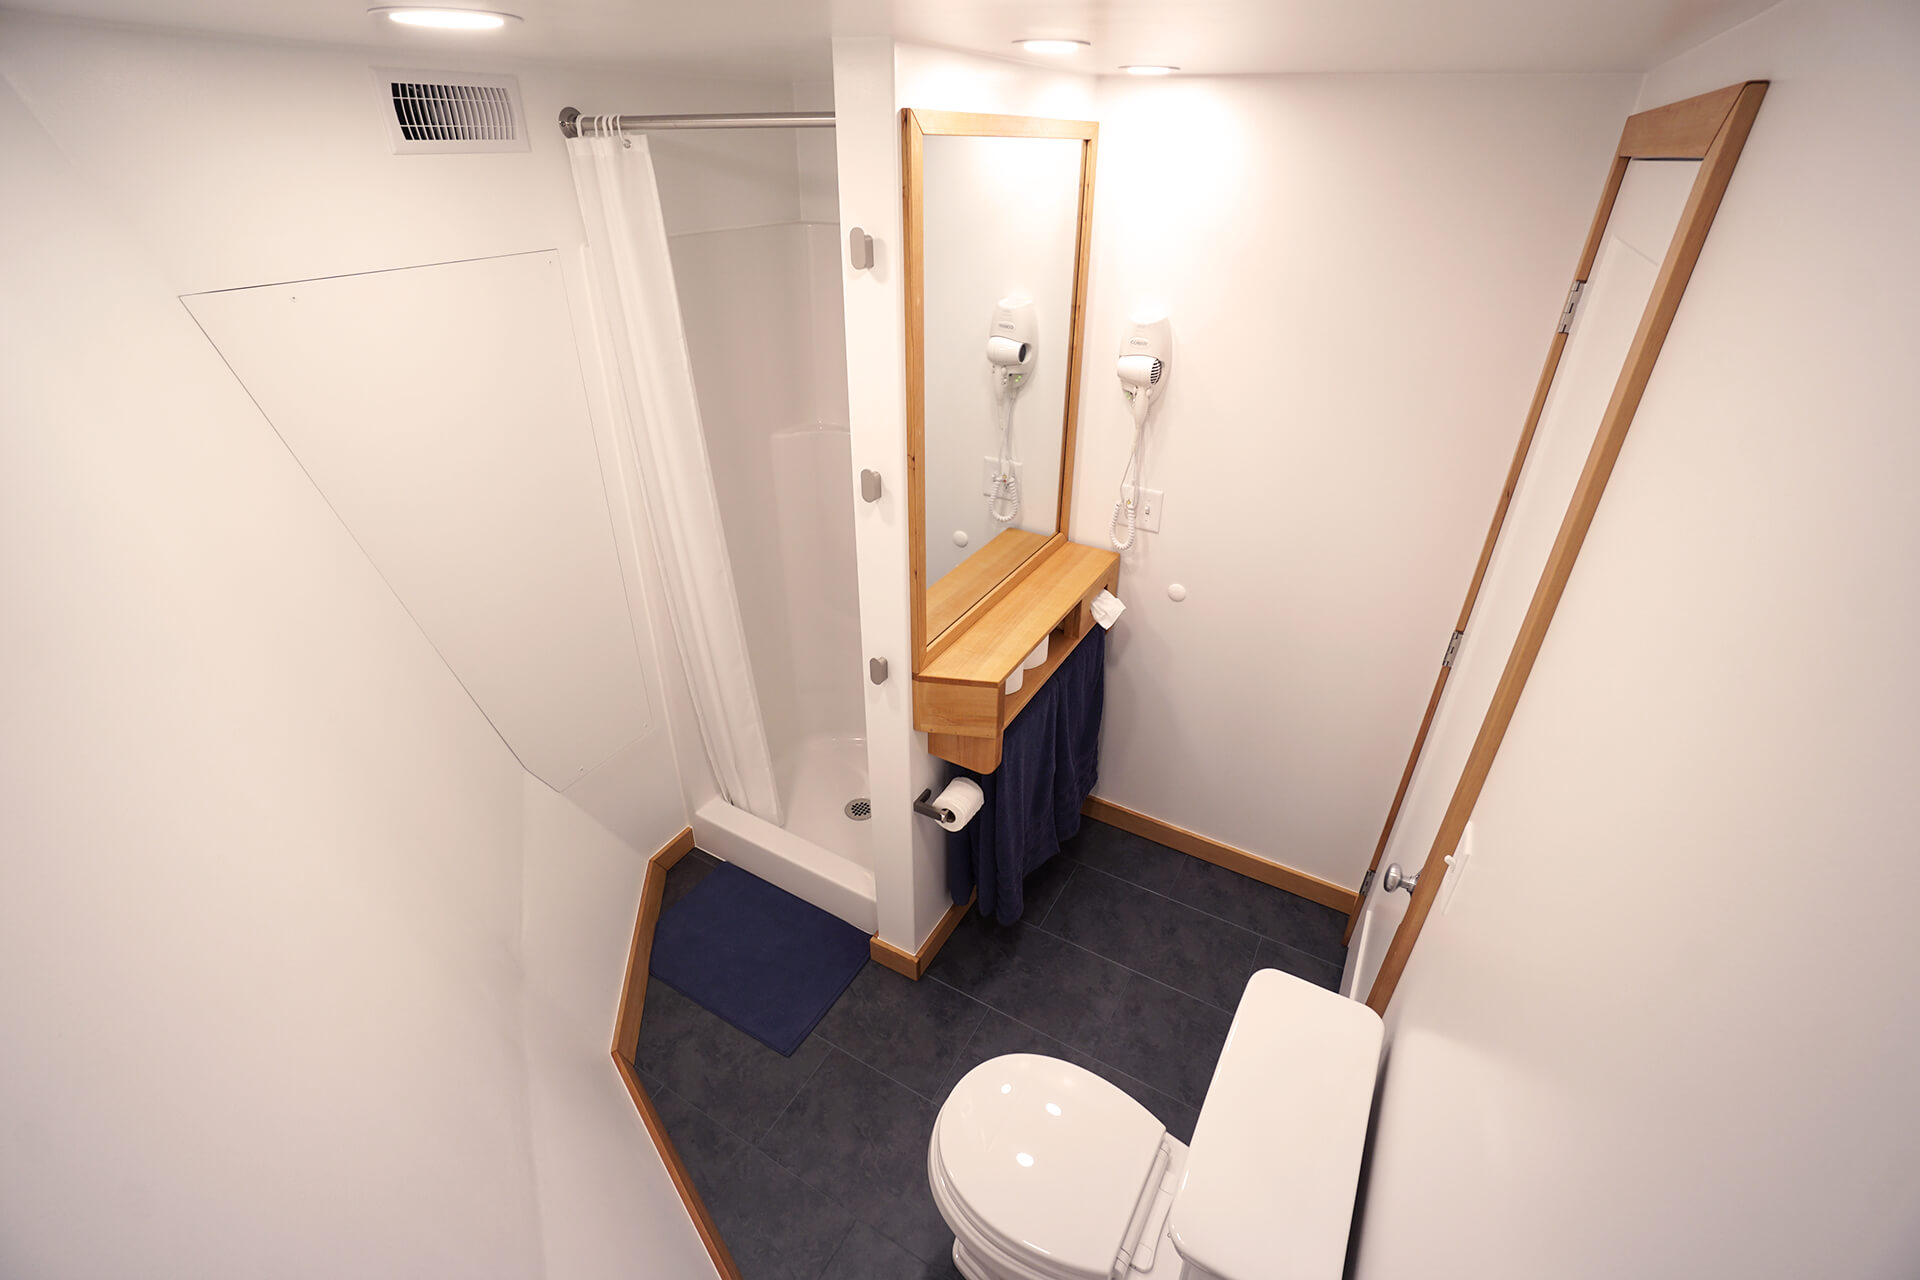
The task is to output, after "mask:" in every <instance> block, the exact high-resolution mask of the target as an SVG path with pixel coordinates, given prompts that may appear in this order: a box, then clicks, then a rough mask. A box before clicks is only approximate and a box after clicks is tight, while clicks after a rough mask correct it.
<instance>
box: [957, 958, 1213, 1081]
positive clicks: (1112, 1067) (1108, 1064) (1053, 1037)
mask: <svg viewBox="0 0 1920 1280" xmlns="http://www.w3.org/2000/svg"><path fill="white" fill-rule="evenodd" d="M1035 932H1036V933H1046V930H1044V929H1037V928H1036V929H1035ZM1047 936H1048V937H1049V938H1052V939H1054V940H1055V941H1056V942H1061V943H1065V944H1066V945H1067V946H1069V947H1072V948H1073V949H1074V950H1076V951H1085V952H1086V953H1087V954H1088V955H1090V956H1092V957H1093V958H1094V959H1096V960H1105V961H1106V962H1107V963H1108V964H1110V965H1113V966H1114V967H1115V968H1118V969H1125V970H1126V971H1127V972H1128V973H1131V974H1133V975H1134V976H1135V977H1136V978H1145V979H1146V980H1147V981H1148V982H1151V983H1153V984H1154V985H1155V986H1160V987H1166V988H1167V990H1169V991H1171V992H1173V994H1175V995H1177V996H1179V997H1180V998H1181V999H1183V1000H1191V1001H1193V1002H1194V1003H1195V1004H1197V1005H1199V1006H1200V1007H1201V1008H1203V1009H1205V1010H1207V1011H1208V1012H1210V1013H1225V1014H1227V1016H1228V1019H1229V1022H1231V1019H1232V1016H1233V1014H1232V1011H1231V1010H1227V1009H1222V1008H1221V1007H1220V1006H1219V1005H1217V1004H1210V1003H1208V1002H1207V1001H1205V1000H1202V999H1200V997H1198V996H1192V995H1188V994H1187V993H1186V992H1184V991H1182V990H1180V988H1178V987H1169V986H1167V984H1166V983H1164V982H1161V981H1160V980H1159V979H1158V978H1151V977H1148V976H1147V975H1146V974H1144V973H1141V972H1140V971H1139V970H1137V969H1128V968H1127V966H1126V965H1123V964H1121V963H1120V962H1119V961H1118V960H1111V959H1108V958H1107V957H1106V956H1103V955H1101V954H1100V953H1099V952H1098V951H1089V950H1088V949H1087V948H1086V947H1083V946H1081V945H1080V944H1078V943H1076V942H1074V941H1072V940H1071V939H1068V938H1062V937H1061V936H1060V935H1059V934H1057V933H1048V934H1047ZM928 976H929V977H930V978H931V976H932V975H928ZM932 981H934V982H938V983H939V984H940V985H941V986H943V987H945V988H947V989H948V990H949V991H952V992H954V993H955V994H957V995H963V996H967V998H968V999H969V1000H973V1001H974V1002H975V1003H976V1004H981V1005H986V1007H987V1008H988V1009H991V1010H992V1011H993V1012H995V1013H997V1014H999V1015H1000V1016H1001V1017H1003V1018H1005V1019H1007V1020H1008V1021H1009V1022H1016V1023H1019V1024H1020V1025H1021V1026H1023V1027H1025V1028H1026V1029H1027V1030H1029V1031H1031V1032H1033V1033H1034V1034H1035V1035H1039V1036H1045V1037H1046V1038H1047V1039H1049V1040H1051V1041H1053V1042H1054V1043H1055V1044H1062V1045H1066V1046H1067V1048H1069V1049H1072V1050H1073V1051H1074V1052H1075V1053H1082V1054H1086V1056H1087V1057H1089V1058H1091V1059H1093V1060H1094V1061H1095V1062H1098V1063H1099V1064H1100V1065H1101V1066H1103V1067H1106V1068H1107V1069H1108V1070H1109V1071H1117V1072H1119V1073H1120V1074H1121V1075H1123V1076H1125V1077H1127V1079H1129V1080H1138V1081H1139V1082H1140V1083H1141V1084H1143V1085H1146V1087H1147V1088H1149V1089H1152V1090H1153V1091H1154V1092H1156V1093H1158V1094H1160V1095H1161V1096H1162V1097H1165V1098H1168V1099H1171V1100H1172V1101H1174V1102H1181V1100H1180V1099H1179V1098H1178V1097H1176V1096H1175V1095H1173V1094H1171V1093H1168V1092H1167V1091H1166V1090H1165V1089H1162V1088H1160V1087H1159V1086H1158V1085H1155V1084H1151V1083H1149V1082H1148V1081H1145V1080H1141V1079H1140V1077H1139V1076H1136V1075H1134V1074H1133V1072H1131V1071H1127V1070H1124V1069H1122V1068H1120V1067H1117V1066H1115V1065H1114V1064H1113V1063H1111V1062H1108V1061H1107V1060H1106V1059H1105V1058H1102V1057H1100V1056H1099V1055H1098V1054H1095V1053H1091V1052H1089V1051H1088V1050H1086V1049H1082V1048H1081V1047H1080V1046H1079V1045H1076V1044H1069V1043H1068V1042H1067V1041H1065V1040H1062V1039H1061V1038H1060V1037H1059V1036H1056V1035H1054V1034H1053V1033H1052V1032H1050V1031H1042V1030H1041V1029H1040V1028H1039V1027H1036V1026H1034V1025H1033V1024H1032V1023H1030V1022H1027V1021H1024V1020H1023V1019H1020V1018H1016V1017H1015V1016H1014V1015H1013V1014H1011V1013H1008V1012H1007V1011H1006V1010H1005V1009H1002V1008H999V1007H998V1006H996V1005H991V1004H987V1002H986V1001H984V1000H979V999H977V998H976V997H974V996H969V995H967V993H966V992H964V991H962V990H960V988H958V987H956V986H954V985H953V984H952V983H950V982H947V981H945V980H944V979H941V978H932ZM1181 1105H1182V1106H1193V1105H1195V1104H1193V1103H1190V1102H1182V1103H1181Z"/></svg>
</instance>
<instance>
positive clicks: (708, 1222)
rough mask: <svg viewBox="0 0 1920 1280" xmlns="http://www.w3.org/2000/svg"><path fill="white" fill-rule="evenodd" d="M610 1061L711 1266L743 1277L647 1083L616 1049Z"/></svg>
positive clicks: (729, 1277) (729, 1276)
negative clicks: (682, 1158) (663, 1119)
mask: <svg viewBox="0 0 1920 1280" xmlns="http://www.w3.org/2000/svg"><path fill="white" fill-rule="evenodd" d="M613 1065H614V1066H616V1067H618V1068H619V1069H620V1081H621V1083H622V1084H624V1085H626V1086H627V1096H628V1097H629V1098H632V1099H633V1105H634V1109H635V1110H637V1111H639V1113H640V1123H641V1124H643V1125H645V1126H646V1127H647V1136H648V1137H649V1138H652V1139H653V1145H654V1146H655V1147H657V1148H658V1149H659V1151H660V1158H661V1159H662V1160H664V1161H665V1162H666V1165H667V1177H668V1178H670V1179H672V1180H673V1189H674V1190H675V1191H678V1192H679V1193H680V1202H681V1203H682V1204H684V1205H685V1206H686V1207H687V1216H688V1217H690V1218H692V1219H693V1229H694V1230H695V1231H697V1232H699V1234H700V1243H701V1244H703V1245H705V1246H706V1248H707V1256H708V1257H709V1258H711V1259H713V1269H714V1270H715V1271H718V1272H719V1273H720V1276H721V1280H742V1278H741V1275H740V1266H739V1264H738V1263H736V1262H735V1261H734V1260H733V1254H732V1253H730V1252H729V1251H728V1250H727V1242H726V1241H725V1240H722V1239H721V1238H720V1228H719V1227H718V1226H716V1225H715V1224H714V1221H713V1215H712V1214H711V1213H708V1212H707V1205H706V1202H705V1201H704V1200H702V1199H701V1198H700V1193H699V1192H698V1191H697V1190H695V1189H694V1185H693V1177H692V1175H690V1174H689V1173H688V1172H687V1166H686V1164H685V1163H684V1162H682V1161H681V1159H680V1153H679V1152H678V1151H676V1150H674V1146H673V1139H671V1138H669V1137H668V1136H667V1130H666V1126H664V1125H662V1124H661V1123H660V1115H659V1113H658V1112H656V1111H655V1110H654V1109H653V1099H652V1098H649V1097H648V1096H647V1090H646V1087H645V1086H644V1085H642V1084H641V1083H640V1079H639V1077H638V1076H636V1075H634V1073H633V1064H632V1063H631V1062H629V1061H627V1060H626V1059H625V1058H622V1057H621V1056H620V1055H619V1054H618V1053H616V1054H614V1055H613Z"/></svg>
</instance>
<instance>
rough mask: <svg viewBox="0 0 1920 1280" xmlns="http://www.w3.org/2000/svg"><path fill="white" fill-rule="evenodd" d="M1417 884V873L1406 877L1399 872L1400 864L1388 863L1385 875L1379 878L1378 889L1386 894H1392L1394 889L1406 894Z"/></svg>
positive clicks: (1418, 874)
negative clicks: (1402, 890)
mask: <svg viewBox="0 0 1920 1280" xmlns="http://www.w3.org/2000/svg"><path fill="white" fill-rule="evenodd" d="M1419 883H1420V873H1419V872H1417V871H1416V872H1414V873H1413V874H1412V875H1407V874H1405V873H1404V872H1402V871H1401V870H1400V864H1399V863H1397V862H1389V863H1388V864H1387V874H1385V875H1383V876H1381V877H1380V887H1381V888H1382V889H1385V890H1386V891H1387V892H1388V893H1392V892H1393V891H1394V890H1395V889H1405V890H1406V891H1407V892H1408V893H1412V892H1413V887H1414V886H1415V885H1417V884H1419Z"/></svg>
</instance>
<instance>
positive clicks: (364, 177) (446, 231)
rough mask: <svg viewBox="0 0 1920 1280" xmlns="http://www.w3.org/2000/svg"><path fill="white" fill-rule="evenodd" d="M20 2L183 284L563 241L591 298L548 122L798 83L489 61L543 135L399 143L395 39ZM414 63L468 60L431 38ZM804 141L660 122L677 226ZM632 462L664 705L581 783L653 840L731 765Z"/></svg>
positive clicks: (613, 816) (633, 590)
mask: <svg viewBox="0 0 1920 1280" xmlns="http://www.w3.org/2000/svg"><path fill="white" fill-rule="evenodd" d="M10 22H11V31H12V38H11V39H10V40H9V42H8V45H7V47H6V48H4V49H0V67H4V69H5V72H6V74H7V75H8V76H9V78H10V79H11V80H12V82H13V83H15V84H16V85H17V86H18V89H19V92H20V93H21V96H22V97H23V98H24V99H25V100H26V101H27V102H28V103H29V104H30V105H31V106H32V107H33V108H34V110H35V112H36V114H38V115H39V116H40V117H41V118H42V119H43V120H44V121H47V122H49V124H48V127H49V129H50V131H51V132H53V134H54V136H55V137H56V140H57V141H59V142H60V144H61V145H62V147H63V148H64V149H65V150H66V151H67V152H68V154H69V155H70V156H71V158H72V162H73V163H74V165H75V166H76V168H77V169H78V171H79V172H80V173H81V174H83V175H84V177H85V179H86V181H87V182H88V183H89V185H90V186H91V187H92V188H93V189H94V190H95V191H96V192H98V194H99V197H100V199H101V200H102V201H103V203H104V206H105V207H106V208H108V209H110V210H111V211H113V212H114V213H115V214H116V215H119V216H123V217H125V218H126V219H127V222H128V225H129V226H130V227H131V228H133V229H134V232H135V234H136V235H138V236H139V237H140V238H141V240H142V241H143V243H145V244H147V245H149V246H151V250H152V254H153V259H154V262H155V264H156V267H157V268H158V269H159V270H160V271H161V272H162V273H163V274H164V276H165V279H166V283H167V287H168V289H169V290H170V291H171V292H173V293H178V294H187V293H196V292H204V291H207V290H212V289H225V288H235V287H243V286H246V285H253V284H260V283H264V282H273V281H286V280H300V279H305V278H311V277H320V276H332V275H340V274H348V273H353V272H364V271H372V270H381V269H387V268H393V267H403V266H417V265H420V264H423V263H432V262H454V261H462V260H465V259H470V258H480V257H487V256H492V255H497V254H506V253H516V252H526V251H530V250H538V249H552V248H558V249H560V250H561V251H562V253H561V257H562V262H563V265H565V266H566V267H567V269H568V271H569V274H570V277H571V279H570V285H569V288H570V294H571V295H573V296H574V297H575V301H576V302H577V300H578V298H577V295H578V294H579V293H580V291H581V290H580V286H579V285H578V284H577V281H578V271H577V259H578V254H579V253H580V251H581V246H582V238H581V232H580V229H579V217H578V212H577V205H576V202H575V197H574V193H573V187H572V179H571V177H570V175H569V173H568V169H567V165H566V157H565V152H564V148H563V146H562V140H561V138H560V136H559V132H558V129H557V128H555V129H549V128H547V127H545V126H546V122H548V121H551V120H552V119H553V118H554V117H555V116H556V115H557V113H558V112H559V110H560V108H561V106H563V105H568V104H573V105H578V106H581V107H583V109H586V110H593V109H594V108H595V107H596V106H598V105H600V104H603V103H608V102H614V101H616V100H617V101H618V103H619V104H621V105H620V107H619V109H621V110H629V111H647V110H659V111H668V110H691V111H703V110H705V111H711V110H741V109H764V110H776V109H785V108H787V107H789V106H790V105H791V103H792V100H793V99H792V94H793V89H792V87H791V86H789V85H786V84H774V83H765V82H753V81H722V80H686V79H683V78H676V77H674V76H671V75H661V74H656V73H648V74H639V73H635V72H630V71H615V70H612V69H609V68H604V67H601V68H591V67H580V68H564V67H559V66H554V65H543V64H530V65H528V66H524V67H519V68H512V67H507V68H503V67H502V66H501V65H500V64H499V63H497V62H492V61H485V62H482V63H479V64H474V63H472V62H471V61H470V62H468V63H467V64H466V65H468V66H470V67H473V66H477V69H484V70H490V71H495V72H498V71H501V70H503V69H504V70H508V71H515V72H517V74H518V78H519V81H520V88H521V92H522V98H523V103H524V106H525V113H526V117H527V121H528V125H529V134H528V136H529V142H530V149H529V150H528V151H526V152H517V153H514V152H510V153H504V154H497V155H479V156H434V155H429V156H393V155H391V154H389V152H388V148H387V144H386V141H385V132H384V127H383V126H382V125H381V124H380V120H381V117H380V116H379V114H378V110H379V108H378V103H377V99H376V96H375V94H374V92H373V88H372V83H371V78H370V76H369V73H368V68H369V67H370V66H375V65H380V66H385V65H391V64H392V62H393V60H394V59H393V53H392V51H391V50H384V51H361V52H356V51H350V50H321V49H318V48H314V47H301V46H294V45H286V44H279V43H274V42H262V41H244V40H220V39H213V38H195V37H186V36H181V35H175V34H169V33H163V32H157V31H145V30H138V29H131V28H114V27H102V26H91V25H89V26H82V25H77V24H65V23H59V22H54V21H50V20H45V19H34V18H25V17H19V18H14V19H11V20H10ZM410 65H421V66H426V67H433V66H448V67H456V68H457V67H459V66H461V65H462V64H461V62H460V60H459V59H457V58H454V59H450V58H445V57H442V58H439V59H434V58H427V57H423V58H415V59H412V60H411V63H410ZM154 102H163V103H165V104H166V110H165V113H164V114H163V115H161V116H159V117H157V119H158V121H159V123H158V124H156V126H155V127H152V128H149V129H147V130H145V131H143V133H142V135H141V145H140V146H139V147H130V146H128V145H126V144H125V138H124V135H122V134H120V133H118V132H116V131H113V130H109V129H99V128H95V127H93V125H92V124H91V122H92V121H95V120H101V119H133V118H136V117H139V118H146V117H148V116H151V114H152V111H151V107H150V106H149V105H148V104H151V103H154ZM626 104H638V105H637V106H628V105H626ZM794 155H795V144H794V142H793V140H792V139H791V138H790V137H787V136H783V135H779V134H772V133H757V132H737V133H728V134H725V135H712V134H703V135H670V136H667V137H663V138H660V139H658V140H656V143H655V156H656V162H657V166H658V169H659V173H660V181H661V199H662V203H663V204H664V206H665V208H666V215H667V225H668V229H669V231H670V232H671V233H674V234H676V235H679V234H687V233H696V232H699V231H702V230H706V229H710V228H722V227H736V226H750V225H757V224H763V223H770V222H775V221H780V220H786V219H791V218H792V217H793V216H794V214H795V208H796V206H795V200H796V197H795V185H796V182H797V176H796V172H795V162H794ZM210 211H217V216H216V215H215V214H214V213H213V212H210ZM581 323H584V321H581ZM594 355H595V353H594V352H593V351H591V350H590V349H585V348H583V349H582V352H581V359H582V362H583V365H584V367H583V370H582V373H583V379H584V381H585V382H586V384H587V386H588V388H589V390H590V392H593V393H594V394H593V395H591V396H590V400H591V402H592V408H593V411H594V414H595V422H596V426H597V428H598V430H599V438H598V441H597V443H598V445H599V446H600V453H601V459H602V463H603V467H605V468H606V469H607V471H608V473H609V474H611V473H612V472H613V471H614V470H615V467H614V464H616V463H619V462H623V461H624V462H625V463H627V464H628V465H629V469H628V470H627V472H626V477H627V479H629V480H630V479H631V478H632V475H633V473H632V471H631V470H630V465H631V449H630V446H629V443H628V442H627V441H625V440H622V439H620V438H619V433H617V432H616V431H615V430H614V429H613V426H612V423H611V421H610V419H609V417H608V415H607V413H606V411H605V404H604V400H603V399H601V398H600V397H599V395H598V391H599V387H600V383H599V377H598V372H597V369H596V367H595V366H594V364H593V360H594ZM703 389H704V388H703ZM614 478H615V483H614V484H613V485H612V486H611V488H612V490H613V491H612V492H611V493H610V495H609V496H610V498H611V499H612V501H611V503H610V506H611V508H612V510H611V514H612V516H613V519H614V522H615V527H616V529H618V530H620V531H621V532H622V533H624V534H627V535H628V536H625V537H623V538H622V543H623V571H624V574H625V578H626V584H627V589H628V596H629V601H630V603H631V604H632V606H633V612H634V615H635V618H636V631H637V632H645V633H649V634H646V635H642V636H641V641H642V646H643V648H649V649H651V652H647V653H643V654H642V655H641V657H642V663H643V665H644V666H645V667H646V668H647V669H648V670H647V679H648V695H649V697H648V701H649V704H650V706H651V707H652V709H653V710H654V712H655V715H654V716H653V717H652V723H651V724H649V725H648V726H647V727H646V729H645V731H644V732H642V733H641V734H640V735H639V736H638V737H637V738H636V739H635V741H634V742H633V743H632V745H631V746H629V748H628V749H627V750H626V751H625V752H623V753H622V754H620V755H619V756H616V757H615V758H614V759H612V760H609V761H607V762H605V763H604V764H603V765H602V766H601V767H600V768H598V769H596V771H595V772H594V773H592V774H590V775H589V776H587V777H586V778H583V779H581V780H580V781H579V782H577V783H575V784H573V785H572V786H570V787H568V794H569V795H570V796H571V797H572V798H574V799H575V800H576V801H577V802H579V803H581V804H583V805H585V806H586V807H587V808H589V810H590V811H592V812H594V813H595V814H596V815H598V816H599V817H600V818H601V819H602V821H605V822H607V823H609V824H610V825H612V826H614V827H615V828H616V829H617V830H619V831H620V832H621V834H622V835H623V836H624V837H625V838H626V839H627V840H628V841H629V842H630V843H633V844H635V845H636V846H641V847H646V848H652V847H655V846H657V845H658V844H659V843H661V842H662V841H663V840H664V839H665V838H666V837H665V836H662V835H660V834H659V833H660V831H661V829H662V828H664V827H666V826H667V825H668V824H669V823H671V824H672V830H677V829H678V827H679V825H680V824H681V823H683V822H684V813H682V812H680V810H681V809H682V798H681V794H680V793H681V790H682V786H684V789H685V791H686V792H687V794H688V795H689V796H690V797H691V798H693V799H694V800H695V802H696V803H697V801H698V800H699V799H700V798H704V796H705V795H709V794H711V793H712V790H711V789H712V786H713V783H712V780H711V776H710V772H709V769H708V766H707V763H706V759H705V754H704V749H703V748H702V746H701V743H700V740H699V736H698V733H697V731H696V729H695V727H694V721H693V717H692V710H691V704H690V702H689V700H688V699H687V696H686V692H685V685H684V679H683V677H682V676H681V674H680V672H679V669H678V665H677V663H675V662H671V661H670V662H668V663H666V664H664V666H662V665H661V664H658V663H656V662H655V661H654V657H653V654H654V653H663V654H669V655H671V654H672V653H673V652H674V650H673V648H672V644H671V639H670V633H669V632H668V631H667V629H666V617H665V612H664V603H663V601H662V599H661V597H660V595H659V584H658V577H657V573H656V572H655V571H654V569H653V565H652V558H651V554H650V550H649V548H650V545H651V544H650V538H649V536H648V533H647V531H646V528H645V521H644V518H642V517H641V514H640V508H639V506H638V503H639V501H640V498H639V494H638V490H637V486H634V485H631V484H628V485H625V486H624V487H625V488H626V490H627V491H626V492H625V493H621V492H619V490H620V489H621V488H622V487H623V486H622V485H621V484H620V483H619V477H618V476H615V477H614ZM649 641H651V643H650V644H649V643H648V642H649ZM656 695H657V696H656ZM662 711H664V712H665V714H659V713H660V712H662ZM669 724H671V725H672V726H673V729H674V731H675V732H673V733H672V734H671V735H670V734H669V728H668V726H669ZM676 769H677V772H678V773H679V775H680V780H681V782H680V784H678V785H677V784H676V781H675V779H674V774H675V772H676ZM668 834H669V835H670V834H671V831H669V832H668Z"/></svg>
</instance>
